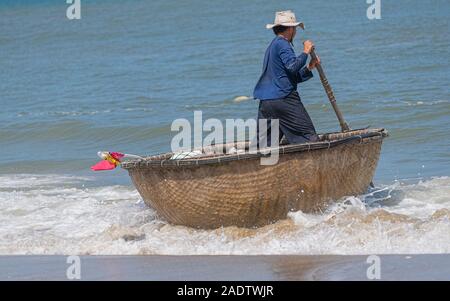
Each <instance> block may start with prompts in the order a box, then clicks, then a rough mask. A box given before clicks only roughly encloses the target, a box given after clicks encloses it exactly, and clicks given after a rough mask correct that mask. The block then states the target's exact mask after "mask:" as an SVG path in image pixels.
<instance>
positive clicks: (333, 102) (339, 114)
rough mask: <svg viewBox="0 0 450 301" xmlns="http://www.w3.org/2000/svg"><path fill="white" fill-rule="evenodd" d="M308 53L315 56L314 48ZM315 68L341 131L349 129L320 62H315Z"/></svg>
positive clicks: (312, 56)
mask: <svg viewBox="0 0 450 301" xmlns="http://www.w3.org/2000/svg"><path fill="white" fill-rule="evenodd" d="M310 55H311V58H312V59H316V58H317V55H316V52H315V49H314V48H313V49H311V52H310ZM316 68H317V72H319V76H320V81H321V82H322V85H323V88H324V89H325V92H326V93H327V96H328V99H329V100H330V103H331V106H332V107H333V109H334V112H335V113H336V116H337V118H338V120H339V124H340V125H341V131H342V132H346V131H349V130H350V127H349V126H348V124H347V122H345V119H344V116H343V115H342V112H341V110H340V109H339V107H338V105H337V103H336V98H335V97H334V93H333V90H332V89H331V86H330V84H329V83H328V79H327V77H326V76H325V72H323V69H322V66H321V65H320V64H317V65H316Z"/></svg>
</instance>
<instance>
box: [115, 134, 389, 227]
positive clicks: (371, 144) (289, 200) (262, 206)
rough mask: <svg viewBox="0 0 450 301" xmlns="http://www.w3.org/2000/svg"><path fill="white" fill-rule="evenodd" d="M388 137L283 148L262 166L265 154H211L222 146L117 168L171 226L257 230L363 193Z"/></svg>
mask: <svg viewBox="0 0 450 301" xmlns="http://www.w3.org/2000/svg"><path fill="white" fill-rule="evenodd" d="M387 135H388V134H387V132H386V131H385V130H384V129H364V130H353V131H349V132H345V133H329V134H323V135H320V140H319V141H318V142H314V143H306V144H289V145H281V146H279V161H278V163H277V164H275V165H261V164H260V158H261V157H262V156H264V154H262V153H244V154H239V153H237V154H220V155H219V154H216V153H217V151H218V150H221V149H222V148H224V147H230V144H227V145H224V144H221V145H216V146H212V147H209V148H205V149H203V152H204V155H202V156H200V157H195V158H188V159H182V160H172V159H170V157H171V156H172V155H173V153H167V154H162V155H156V156H151V157H146V158H144V159H139V160H132V161H128V162H123V163H122V164H121V166H122V168H124V169H126V170H128V172H129V175H130V177H131V179H132V181H133V183H134V185H135V186H136V188H137V190H138V191H139V193H140V195H141V196H142V198H143V199H144V201H145V203H146V204H148V205H149V206H151V207H153V208H154V209H155V210H156V211H157V213H158V214H159V215H160V216H161V217H163V218H164V219H166V220H167V221H168V222H170V223H172V224H177V225H185V226H190V227H195V228H204V229H211V228H218V227H221V226H239V227H260V226H264V225H267V224H270V223H273V222H275V221H277V220H280V219H284V218H286V216H287V213H288V212H289V211H297V210H302V211H303V212H317V211H320V210H322V209H324V207H326V206H327V205H328V204H329V203H330V202H332V201H333V200H337V199H339V198H341V197H343V196H349V195H359V194H362V193H364V192H366V190H367V189H368V186H369V184H370V182H371V180H372V178H373V175H374V173H375V168H376V166H377V162H378V159H379V156H380V150H381V144H382V140H383V138H384V137H386V136H387ZM234 146H236V147H237V148H238V147H243V146H246V147H248V143H247V142H237V143H234Z"/></svg>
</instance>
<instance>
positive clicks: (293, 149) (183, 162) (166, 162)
mask: <svg viewBox="0 0 450 301" xmlns="http://www.w3.org/2000/svg"><path fill="white" fill-rule="evenodd" d="M352 132H355V134H354V135H350V136H348V137H343V138H337V139H331V140H327V137H330V136H331V135H339V134H343V135H345V134H347V135H348V134H351V133H352ZM356 132H361V133H359V134H357V133H356ZM319 136H320V137H321V140H320V141H317V142H310V143H301V144H285V145H280V146H277V147H267V148H264V149H262V150H259V151H253V152H245V153H235V154H220V155H215V156H200V157H191V158H184V159H176V160H174V159H170V157H171V156H172V155H173V154H174V153H173V152H169V153H163V154H158V155H152V156H148V157H144V158H141V159H132V160H128V161H125V162H122V163H121V164H120V166H121V167H122V168H123V169H127V170H130V169H133V168H142V167H149V166H159V167H164V166H166V167H169V166H172V167H173V166H197V165H213V164H220V163H225V162H230V161H238V160H248V159H258V158H262V157H268V156H270V155H271V154H272V152H273V151H276V150H277V151H278V153H279V154H280V155H282V154H288V153H297V152H308V151H314V150H321V149H330V148H334V147H336V146H339V145H343V144H353V143H365V142H368V141H373V140H380V139H383V138H385V137H387V136H388V132H387V130H386V129H384V128H374V129H367V128H366V129H355V130H350V131H347V132H332V133H325V134H321V135H319ZM238 143H248V141H240V142H234V143H228V144H217V145H215V146H218V145H233V144H234V145H236V144H238Z"/></svg>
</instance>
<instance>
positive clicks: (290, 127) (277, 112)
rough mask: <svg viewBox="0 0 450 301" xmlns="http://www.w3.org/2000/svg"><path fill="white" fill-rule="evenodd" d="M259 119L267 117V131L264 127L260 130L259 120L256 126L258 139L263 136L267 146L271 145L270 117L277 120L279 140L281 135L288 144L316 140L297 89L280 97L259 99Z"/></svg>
mask: <svg viewBox="0 0 450 301" xmlns="http://www.w3.org/2000/svg"><path fill="white" fill-rule="evenodd" d="M259 119H267V131H264V129H261V130H260V128H259V122H258V128H257V132H258V137H257V138H258V141H259V140H260V139H264V138H265V139H267V146H270V145H271V131H272V129H271V126H270V123H271V122H270V120H272V119H278V120H279V130H280V133H279V140H280V141H281V138H282V137H283V135H284V137H285V138H286V140H287V142H288V143H289V144H296V143H305V142H314V141H317V140H318V136H317V134H316V129H315V128H314V125H313V123H312V121H311V118H310V117H309V114H308V112H306V109H305V107H304V106H303V104H302V102H301V100H300V96H299V95H298V92H297V91H293V92H292V93H291V94H289V95H288V96H286V97H285V98H282V99H274V100H261V101H260V102H259V110H258V120H259ZM260 133H261V136H260ZM265 134H266V135H265ZM263 146H264V145H263Z"/></svg>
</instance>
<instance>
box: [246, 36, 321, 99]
mask: <svg viewBox="0 0 450 301" xmlns="http://www.w3.org/2000/svg"><path fill="white" fill-rule="evenodd" d="M307 59H308V55H307V54H306V53H304V52H303V53H302V54H300V55H299V56H296V55H295V53H294V49H292V45H291V44H290V43H289V41H287V40H286V39H284V38H282V37H279V36H277V37H275V38H274V39H273V41H272V43H270V45H269V47H267V50H266V54H265V55H264V63H263V72H262V75H261V77H260V78H259V81H258V83H257V84H256V87H255V90H254V91H253V97H254V98H255V99H259V100H268V99H279V98H285V97H286V96H288V95H289V94H290V93H291V92H292V91H294V90H297V84H298V83H301V82H304V81H307V80H308V79H310V78H311V77H312V76H313V74H312V72H311V71H310V70H309V69H308V68H307V67H306V66H305V64H306V61H307Z"/></svg>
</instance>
